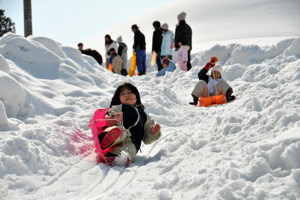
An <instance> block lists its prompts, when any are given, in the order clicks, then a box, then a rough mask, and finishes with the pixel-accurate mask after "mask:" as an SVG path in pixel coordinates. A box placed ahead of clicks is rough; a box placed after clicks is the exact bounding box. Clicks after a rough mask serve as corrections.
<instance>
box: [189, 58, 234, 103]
mask: <svg viewBox="0 0 300 200" xmlns="http://www.w3.org/2000/svg"><path fill="white" fill-rule="evenodd" d="M210 69H211V75H210V76H209V75H207V72H208V71H209V70H210ZM222 72H223V69H222V67H221V65H220V63H219V62H218V59H217V58H216V57H212V58H211V60H210V62H208V63H207V64H206V65H205V67H203V69H202V70H200V72H199V73H198V77H199V82H198V83H197V84H196V86H195V88H194V90H193V91H192V94H191V95H192V97H193V102H190V104H192V105H197V104H198V100H199V98H204V97H209V96H216V95H226V100H227V102H228V101H232V100H234V99H235V96H232V93H233V90H232V88H231V87H230V86H229V85H228V83H227V82H226V81H225V80H224V79H222V76H221V74H222Z"/></svg>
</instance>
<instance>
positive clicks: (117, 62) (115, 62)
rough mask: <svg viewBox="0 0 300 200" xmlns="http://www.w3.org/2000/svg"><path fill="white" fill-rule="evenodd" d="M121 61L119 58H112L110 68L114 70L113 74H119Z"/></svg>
mask: <svg viewBox="0 0 300 200" xmlns="http://www.w3.org/2000/svg"><path fill="white" fill-rule="evenodd" d="M122 63H123V60H122V58H121V56H119V55H117V56H114V58H113V60H112V64H111V68H112V69H113V70H114V73H116V74H121V70H122Z"/></svg>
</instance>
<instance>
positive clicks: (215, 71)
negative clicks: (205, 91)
mask: <svg viewBox="0 0 300 200" xmlns="http://www.w3.org/2000/svg"><path fill="white" fill-rule="evenodd" d="M211 77H212V78H213V79H215V80H217V79H219V78H220V77H221V73H220V72H219V71H217V70H214V71H213V72H212V73H211Z"/></svg>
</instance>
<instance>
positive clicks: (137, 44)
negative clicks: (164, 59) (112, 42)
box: [131, 24, 146, 75]
mask: <svg viewBox="0 0 300 200" xmlns="http://www.w3.org/2000/svg"><path fill="white" fill-rule="evenodd" d="M131 30H132V32H133V33H134V43H133V50H134V52H135V53H136V63H137V67H138V72H139V73H138V75H143V74H146V42H145V36H144V34H143V33H142V32H141V31H140V30H139V27H138V26H137V25H136V24H134V25H132V26H131Z"/></svg>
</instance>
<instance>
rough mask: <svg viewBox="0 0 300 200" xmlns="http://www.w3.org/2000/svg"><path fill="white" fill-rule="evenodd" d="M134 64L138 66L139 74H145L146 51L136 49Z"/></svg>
mask: <svg viewBox="0 0 300 200" xmlns="http://www.w3.org/2000/svg"><path fill="white" fill-rule="evenodd" d="M136 64H137V67H138V72H139V75H141V74H146V51H145V50H138V51H137V52H136Z"/></svg>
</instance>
